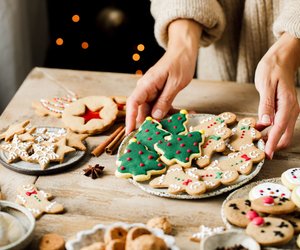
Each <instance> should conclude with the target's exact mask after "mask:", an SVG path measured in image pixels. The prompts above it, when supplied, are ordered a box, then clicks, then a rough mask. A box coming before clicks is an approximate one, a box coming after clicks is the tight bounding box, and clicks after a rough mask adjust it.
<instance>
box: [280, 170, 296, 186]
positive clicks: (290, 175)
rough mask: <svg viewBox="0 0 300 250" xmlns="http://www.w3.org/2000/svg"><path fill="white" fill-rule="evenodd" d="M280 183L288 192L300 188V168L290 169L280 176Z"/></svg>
mask: <svg viewBox="0 0 300 250" xmlns="http://www.w3.org/2000/svg"><path fill="white" fill-rule="evenodd" d="M281 182H282V183H283V185H285V186H286V187H287V188H289V189H290V190H293V189H294V188H295V187H297V186H300V168H290V169H288V170H286V171H284V172H283V173H282V175H281Z"/></svg>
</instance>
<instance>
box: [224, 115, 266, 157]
mask: <svg viewBox="0 0 300 250" xmlns="http://www.w3.org/2000/svg"><path fill="white" fill-rule="evenodd" d="M255 124H256V120H255V119H254V118H251V117H248V118H244V119H242V120H240V121H239V123H238V125H237V127H236V128H234V129H232V131H233V135H232V136H231V137H230V142H229V143H228V144H227V146H228V148H229V149H230V150H231V151H234V152H236V151H241V150H244V149H247V148H250V147H254V144H253V142H254V141H257V140H259V139H260V138H261V133H260V132H259V131H258V130H256V129H255V128H254V127H255Z"/></svg>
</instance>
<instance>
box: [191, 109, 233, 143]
mask: <svg viewBox="0 0 300 250" xmlns="http://www.w3.org/2000/svg"><path fill="white" fill-rule="evenodd" d="M235 121H236V115H235V114H233V113H230V112H225V113H222V114H219V115H217V116H208V117H206V118H204V119H202V120H200V121H199V124H198V125H197V126H195V127H193V128H192V130H193V131H195V130H199V131H203V132H204V134H205V136H206V137H207V136H210V135H217V136H220V137H221V138H222V139H223V140H225V139H227V138H229V137H230V136H231V134H232V132H231V129H229V128H228V127H227V125H231V124H233V123H234V122H235Z"/></svg>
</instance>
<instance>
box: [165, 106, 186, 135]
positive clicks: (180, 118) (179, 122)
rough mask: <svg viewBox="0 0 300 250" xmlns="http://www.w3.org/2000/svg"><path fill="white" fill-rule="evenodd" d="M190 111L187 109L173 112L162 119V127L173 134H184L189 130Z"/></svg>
mask: <svg viewBox="0 0 300 250" xmlns="http://www.w3.org/2000/svg"><path fill="white" fill-rule="evenodd" d="M187 123H188V112H187V111H186V110H184V109H183V110H180V112H179V113H176V114H173V115H171V116H170V117H168V118H166V119H163V120H161V121H160V124H161V125H162V128H163V129H165V130H167V131H168V132H170V133H171V134H176V135H183V134H186V133H187V132H188V129H187V126H186V125H187Z"/></svg>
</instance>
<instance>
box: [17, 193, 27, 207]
mask: <svg viewBox="0 0 300 250" xmlns="http://www.w3.org/2000/svg"><path fill="white" fill-rule="evenodd" d="M17 199H19V200H20V201H21V202H22V203H23V205H25V204H26V202H27V201H26V199H25V198H24V197H23V196H22V195H19V194H18V195H17Z"/></svg>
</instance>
